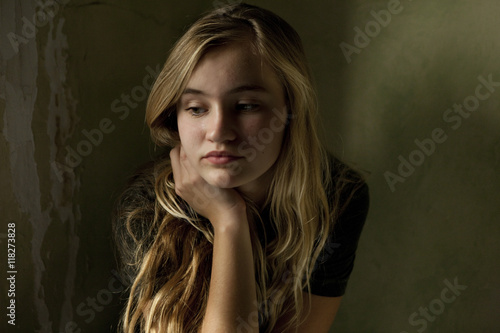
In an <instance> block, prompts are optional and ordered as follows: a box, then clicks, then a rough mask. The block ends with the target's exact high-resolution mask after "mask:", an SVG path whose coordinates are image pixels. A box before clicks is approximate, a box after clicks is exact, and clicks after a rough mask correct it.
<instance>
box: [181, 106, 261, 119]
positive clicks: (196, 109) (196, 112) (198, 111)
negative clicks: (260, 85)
mask: <svg viewBox="0 0 500 333" xmlns="http://www.w3.org/2000/svg"><path fill="white" fill-rule="evenodd" d="M259 109H260V104H257V103H238V104H236V105H235V106H234V110H235V111H238V112H254V111H257V110H259ZM185 111H187V112H189V113H190V114H191V115H192V116H195V117H198V116H201V115H203V114H205V113H207V112H208V109H207V108H204V107H201V106H191V107H188V108H186V109H185Z"/></svg>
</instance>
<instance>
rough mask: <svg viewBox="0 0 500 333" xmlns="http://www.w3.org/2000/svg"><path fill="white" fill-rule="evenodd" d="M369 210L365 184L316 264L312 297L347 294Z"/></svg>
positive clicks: (312, 281)
mask: <svg viewBox="0 0 500 333" xmlns="http://www.w3.org/2000/svg"><path fill="white" fill-rule="evenodd" d="M368 207H369V191H368V185H367V184H366V183H362V185H361V186H359V187H358V188H357V190H355V192H354V194H353V196H352V197H351V200H350V201H349V202H348V203H347V206H346V208H345V209H344V210H343V212H342V213H341V215H340V216H339V218H338V220H337V222H336V223H335V226H334V228H333V231H332V233H331V234H330V236H329V238H328V241H327V242H326V244H325V246H324V248H323V250H322V252H321V254H320V255H319V257H318V259H317V261H316V264H315V267H314V270H313V272H312V274H311V279H310V284H311V293H312V294H314V295H319V296H327V297H337V296H342V295H343V294H344V293H345V290H346V288H347V282H348V281H349V277H350V275H351V272H352V270H353V267H354V260H355V258H356V249H357V247H358V241H359V238H360V236H361V231H362V230H363V226H364V224H365V220H366V216H367V214H368Z"/></svg>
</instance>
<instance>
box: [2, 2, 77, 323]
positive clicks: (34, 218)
mask: <svg viewBox="0 0 500 333" xmlns="http://www.w3.org/2000/svg"><path fill="white" fill-rule="evenodd" d="M35 10H36V8H35V2H24V3H22V4H14V3H11V4H9V5H5V6H4V4H2V22H1V26H2V32H4V31H5V32H13V33H14V32H16V31H19V30H20V29H22V27H21V26H20V25H19V22H23V18H27V17H28V18H29V17H33V15H34V13H35ZM64 22H65V21H64V19H63V18H56V19H55V20H50V21H49V22H48V23H49V24H48V27H49V29H48V36H47V38H46V45H45V46H44V47H43V48H41V49H42V50H43V57H41V56H40V55H39V54H38V45H39V44H40V43H41V40H42V39H45V38H40V36H37V38H33V39H32V40H30V41H29V42H27V43H24V44H20V47H19V49H18V52H13V50H12V49H10V50H9V47H10V45H2V50H3V52H2V58H1V59H2V60H1V64H2V73H1V75H0V80H1V81H0V92H1V94H0V95H1V97H2V98H3V99H5V111H4V114H3V121H4V126H3V136H4V138H5V142H6V143H7V145H8V149H9V156H8V161H6V162H7V163H8V168H9V167H10V176H11V184H12V189H11V191H12V193H13V195H14V197H15V198H16V201H17V204H18V209H19V211H20V212H21V213H22V214H24V215H25V216H26V219H27V220H28V221H29V225H30V226H31V232H32V233H31V235H32V239H31V247H30V249H29V251H30V252H31V261H32V262H31V263H25V264H26V265H29V266H31V268H30V271H31V272H32V276H24V277H23V279H25V280H26V281H33V282H32V283H33V303H34V308H35V312H36V317H37V324H35V325H36V326H38V329H39V331H40V332H52V331H53V326H59V329H58V330H57V331H66V323H67V322H69V321H71V320H72V318H73V312H74V311H73V306H72V303H71V301H72V297H73V296H74V291H75V278H76V270H77V267H76V265H77V260H76V257H77V254H78V248H79V237H78V235H77V234H76V230H75V225H76V223H77V221H78V220H79V219H80V212H79V207H78V205H76V204H75V203H74V200H73V199H74V194H75V193H77V192H78V190H79V187H80V181H79V178H78V176H76V175H75V174H74V173H65V176H64V178H62V179H61V178H60V176H59V175H57V174H56V173H55V170H54V168H51V167H50V166H51V165H52V163H54V162H55V161H56V160H57V159H58V158H61V156H63V155H64V151H63V150H64V146H65V143H66V141H67V140H68V139H69V138H70V137H71V135H72V131H73V127H74V124H75V121H76V119H77V117H76V111H75V108H76V101H75V100H74V98H73V96H72V94H71V90H70V89H69V88H68V87H67V84H66V73H67V65H66V51H67V48H68V45H67V40H66V36H65V35H64V33H63V31H62V29H63V26H64ZM37 33H39V31H38V32H37ZM8 51H10V52H8ZM14 51H15V50H14ZM39 59H43V60H42V61H41V64H39ZM39 65H44V67H45V71H46V75H47V79H48V84H49V87H50V93H49V96H50V101H49V104H48V105H47V106H43V105H42V106H40V105H39V102H40V101H38V103H37V96H38V88H37V83H39V82H37V81H39V80H44V78H42V77H41V76H40V77H39V74H40V73H39ZM40 69H42V67H40ZM35 109H37V112H38V111H40V114H43V115H45V114H47V121H46V127H47V128H46V134H47V136H48V143H49V145H48V147H47V146H39V147H37V144H38V145H40V142H46V141H44V140H38V139H37V140H36V142H35V135H34V132H33V130H34V128H35V129H38V131H37V135H40V133H39V129H40V127H42V128H43V126H44V124H43V123H42V126H40V123H37V124H36V126H35V125H34V124H33V118H34V113H35ZM40 149H41V150H40ZM35 150H37V151H39V150H40V151H43V152H48V156H46V155H45V156H42V157H41V155H40V154H38V155H36V154H35ZM37 156H38V158H39V160H38V161H37V160H36V157H37ZM46 173H50V175H49V174H46ZM41 179H50V185H49V187H47V188H46V187H44V186H46V185H42V183H41V181H40V180H41ZM61 180H62V181H61ZM44 202H48V204H44ZM44 205H45V206H46V207H44ZM54 219H57V220H58V221H57V222H60V223H61V224H63V225H64V231H63V233H62V235H63V237H66V239H67V240H66V241H65V242H64V243H66V244H67V248H65V249H64V250H65V253H66V254H67V263H63V262H61V264H62V265H66V268H65V269H64V268H63V269H62V270H61V272H60V273H62V274H64V276H62V277H61V278H60V280H61V281H64V284H63V286H62V294H63V300H62V302H61V304H57V305H56V304H49V303H48V302H50V301H51V299H52V298H51V297H50V295H48V292H46V290H47V286H44V281H47V279H49V278H50V276H49V275H48V273H49V272H47V271H46V267H47V265H48V260H49V256H50V252H51V250H52V245H51V244H50V245H49V249H48V250H47V249H45V247H47V244H44V243H45V242H46V234H47V231H48V230H49V227H50V228H53V227H55V228H57V224H56V223H54V222H56V221H55V220H54ZM24 247H28V244H19V249H21V248H24ZM63 267H64V266H63ZM52 301H53V300H52ZM22 302H24V303H27V302H31V301H28V300H23V301H22ZM54 306H56V308H57V307H59V306H60V311H58V313H54V312H52V313H51V312H50V311H49V309H54ZM52 311H53V310H52ZM59 316H60V317H59ZM57 317H59V318H60V323H59V325H57V324H56V323H55V322H54V321H55V318H57Z"/></svg>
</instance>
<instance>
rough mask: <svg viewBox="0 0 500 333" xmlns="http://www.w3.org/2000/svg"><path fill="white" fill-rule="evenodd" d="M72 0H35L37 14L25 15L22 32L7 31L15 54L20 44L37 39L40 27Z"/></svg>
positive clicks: (22, 19)
mask: <svg viewBox="0 0 500 333" xmlns="http://www.w3.org/2000/svg"><path fill="white" fill-rule="evenodd" d="M69 1H70V0H46V1H42V0H34V2H35V3H36V4H37V5H38V6H37V7H36V9H35V14H33V16H32V17H26V16H23V17H22V18H21V21H22V23H23V24H22V30H21V34H17V33H15V32H14V31H11V32H9V33H7V39H8V40H9V42H10V45H11V47H12V50H13V51H14V53H15V54H17V53H18V52H19V45H20V44H28V43H29V42H30V41H31V40H33V39H35V37H36V34H37V33H38V29H39V28H42V27H44V26H45V25H47V23H49V22H50V21H51V20H53V19H54V17H55V16H56V15H57V13H58V12H59V10H60V8H61V6H62V5H65V4H67V3H68V2H69Z"/></svg>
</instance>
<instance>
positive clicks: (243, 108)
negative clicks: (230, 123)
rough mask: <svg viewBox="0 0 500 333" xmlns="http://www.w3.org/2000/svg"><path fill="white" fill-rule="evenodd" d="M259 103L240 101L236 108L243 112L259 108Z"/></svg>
mask: <svg viewBox="0 0 500 333" xmlns="http://www.w3.org/2000/svg"><path fill="white" fill-rule="evenodd" d="M259 106H260V105H259V104H252V103H239V104H237V105H236V110H238V111H243V112H250V111H255V110H257V109H258V108H259Z"/></svg>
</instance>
